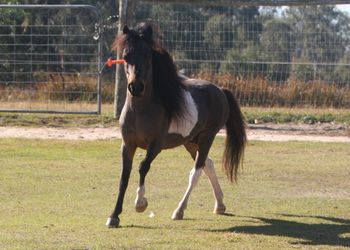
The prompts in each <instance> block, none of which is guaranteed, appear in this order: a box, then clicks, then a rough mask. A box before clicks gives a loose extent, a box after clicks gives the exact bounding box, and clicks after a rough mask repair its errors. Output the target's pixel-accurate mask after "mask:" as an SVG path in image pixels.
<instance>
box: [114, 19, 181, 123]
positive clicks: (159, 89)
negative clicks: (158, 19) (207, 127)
mask: <svg viewBox="0 0 350 250" xmlns="http://www.w3.org/2000/svg"><path fill="white" fill-rule="evenodd" d="M150 29H151V32H150V34H151V37H149V36H148V33H149V30H150ZM152 32H153V31H152V25H150V24H146V23H141V24H139V25H138V26H136V28H135V29H134V30H130V35H128V34H123V35H121V36H119V37H117V39H116V42H115V44H114V46H113V49H117V48H118V49H123V48H124V47H125V45H126V43H128V42H129V41H130V39H128V38H130V36H132V38H133V39H135V37H137V39H144V41H145V42H147V44H149V46H151V49H152V68H153V72H152V75H153V88H154V93H155V96H156V98H157V99H158V100H159V101H160V102H161V104H162V105H163V106H164V108H165V111H166V113H167V114H168V116H169V118H170V119H171V118H180V117H181V116H182V115H183V113H184V108H185V107H184V105H183V102H184V100H183V90H185V89H186V85H185V84H184V83H183V82H182V81H181V79H180V77H179V75H178V72H177V68H176V65H175V63H174V61H173V59H172V57H171V56H170V54H169V53H168V52H167V51H166V50H165V49H164V48H163V47H162V46H161V45H160V44H159V43H157V42H156V41H155V40H154V39H153V37H152ZM146 33H147V34H146Z"/></svg>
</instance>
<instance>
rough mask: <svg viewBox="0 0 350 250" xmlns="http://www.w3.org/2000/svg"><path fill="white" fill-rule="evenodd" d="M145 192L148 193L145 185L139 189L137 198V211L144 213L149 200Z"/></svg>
mask: <svg viewBox="0 0 350 250" xmlns="http://www.w3.org/2000/svg"><path fill="white" fill-rule="evenodd" d="M145 193H146V189H145V186H141V187H139V188H138V189H137V195H136V199H135V209H136V212H139V213H142V212H143V211H145V210H146V208H147V205H148V202H147V199H146V198H145V197H144V196H145Z"/></svg>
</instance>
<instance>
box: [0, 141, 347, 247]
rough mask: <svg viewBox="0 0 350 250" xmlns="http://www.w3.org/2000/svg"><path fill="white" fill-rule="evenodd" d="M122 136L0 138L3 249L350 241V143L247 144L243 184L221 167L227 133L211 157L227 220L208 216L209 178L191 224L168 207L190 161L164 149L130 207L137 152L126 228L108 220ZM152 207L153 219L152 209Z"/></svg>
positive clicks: (194, 199)
mask: <svg viewBox="0 0 350 250" xmlns="http://www.w3.org/2000/svg"><path fill="white" fill-rule="evenodd" d="M119 148H120V141H119V140H108V141H91V142H87V141H55V140H24V139H0V169H1V171H0V249H294V248H302V249H342V248H344V249H345V247H346V246H349V245H350V238H349V232H350V214H349V207H350V198H349V197H350V182H349V176H350V168H349V162H350V155H349V152H350V144H346V143H305V142H289V143H281V142H280V143H277V142H275V143H272V142H250V144H249V146H248V148H247V150H246V157H245V165H244V169H243V171H242V174H241V175H240V177H239V182H238V184H237V185H231V184H229V182H228V181H227V179H226V177H225V176H224V175H223V174H222V171H221V170H220V166H219V163H220V162H221V155H222V152H223V139H217V140H216V141H215V144H214V146H213V147H212V150H211V157H212V158H213V159H214V162H215V163H216V165H217V167H216V168H217V173H218V175H219V179H220V183H221V184H222V188H223V191H224V194H225V203H226V206H227V215H226V216H217V215H214V214H212V209H213V206H214V200H213V196H212V191H211V188H210V186H209V184H208V181H207V178H206V177H205V176H202V178H201V180H200V182H199V184H198V186H197V187H196V189H195V190H194V192H193V194H192V196H191V199H190V203H189V206H188V209H187V210H186V213H185V220H183V221H176V222H175V221H172V220H171V219H170V216H171V213H172V211H173V210H174V209H175V208H176V206H177V203H178V202H179V200H180V199H181V197H182V195H183V193H184V191H185V189H186V186H187V182H188V173H189V171H190V169H191V166H192V160H191V159H190V157H189V155H188V153H187V152H186V151H185V150H184V149H183V148H178V149H174V150H167V151H164V152H162V153H161V154H160V155H159V156H158V158H157V159H156V160H155V161H154V163H153V165H152V168H151V171H150V173H149V175H148V176H147V179H146V189H147V193H146V196H147V197H148V201H149V207H148V209H147V210H146V212H145V213H141V214H138V213H136V212H135V211H134V207H133V202H134V199H135V194H136V187H137V183H138V171H137V164H138V163H139V162H140V161H141V160H142V158H143V157H144V151H138V152H137V153H136V157H135V164H134V171H133V172H132V176H131V180H130V185H129V189H128V190H127V195H126V198H125V206H124V212H123V214H122V215H121V217H120V218H121V228H118V229H108V228H106V226H105V225H104V223H105V221H106V219H107V217H108V215H109V213H110V212H111V210H112V208H113V205H114V202H115V197H116V193H117V188H118V178H119V174H120V162H121V159H120V150H119ZM151 212H153V213H154V214H155V216H154V217H150V216H149V214H150V213H151Z"/></svg>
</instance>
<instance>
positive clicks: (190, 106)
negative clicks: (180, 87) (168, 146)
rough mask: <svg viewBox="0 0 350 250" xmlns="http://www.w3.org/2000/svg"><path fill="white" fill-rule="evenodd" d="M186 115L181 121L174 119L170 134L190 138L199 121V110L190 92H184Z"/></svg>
mask: <svg viewBox="0 0 350 250" xmlns="http://www.w3.org/2000/svg"><path fill="white" fill-rule="evenodd" d="M183 98H184V112H185V113H184V114H183V117H182V118H181V119H179V120H178V119H172V120H171V123H170V126H169V129H168V133H169V134H179V135H182V136H183V137H186V136H189V135H190V133H191V131H192V129H193V128H194V126H196V124H197V121H198V110H197V106H196V103H195V102H194V100H193V98H192V95H191V93H190V92H188V91H186V90H184V91H183Z"/></svg>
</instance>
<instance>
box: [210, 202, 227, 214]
mask: <svg viewBox="0 0 350 250" xmlns="http://www.w3.org/2000/svg"><path fill="white" fill-rule="evenodd" d="M225 211H226V207H225V205H224V204H222V205H218V206H215V208H214V211H213V213H214V214H224V213H225Z"/></svg>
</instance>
